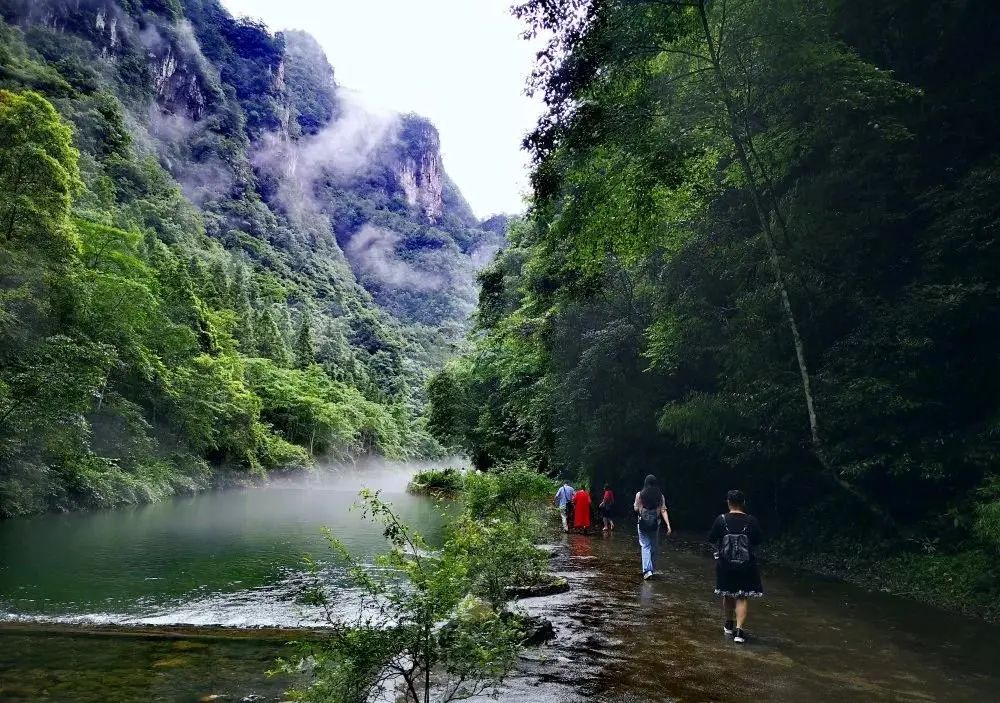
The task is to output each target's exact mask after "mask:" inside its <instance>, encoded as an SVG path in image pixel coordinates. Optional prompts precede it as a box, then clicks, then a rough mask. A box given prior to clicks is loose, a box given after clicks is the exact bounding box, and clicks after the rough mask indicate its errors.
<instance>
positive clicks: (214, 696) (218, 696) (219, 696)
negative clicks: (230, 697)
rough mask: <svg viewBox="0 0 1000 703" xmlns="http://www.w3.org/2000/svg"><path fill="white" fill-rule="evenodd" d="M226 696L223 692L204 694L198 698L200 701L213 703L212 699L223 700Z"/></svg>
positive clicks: (199, 702)
mask: <svg viewBox="0 0 1000 703" xmlns="http://www.w3.org/2000/svg"><path fill="white" fill-rule="evenodd" d="M223 698H225V696H224V695H222V694H221V693H209V694H208V695H206V696H202V697H201V698H199V699H198V703H212V701H221V700H222V699H223Z"/></svg>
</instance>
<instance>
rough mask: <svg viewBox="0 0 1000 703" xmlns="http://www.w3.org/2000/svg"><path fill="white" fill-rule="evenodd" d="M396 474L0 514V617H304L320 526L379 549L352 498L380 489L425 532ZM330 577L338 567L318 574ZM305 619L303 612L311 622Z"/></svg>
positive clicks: (224, 620)
mask: <svg viewBox="0 0 1000 703" xmlns="http://www.w3.org/2000/svg"><path fill="white" fill-rule="evenodd" d="M409 475H410V474H409V473H408V472H405V471H400V470H397V471H380V472H372V473H370V474H362V475H358V474H343V475H340V476H337V477H326V478H324V479H321V480H317V481H315V482H313V483H309V484H303V483H296V484H287V485H280V484H279V485H274V486H271V487H268V488H253V489H246V490H231V491H225V492H216V493H207V494H203V495H199V496H194V497H189V498H180V499H177V500H173V501H167V502H163V503H155V504H152V505H146V506H142V507H137V508H133V509H125V510H115V511H107V512H99V513H78V514H69V515H45V516H39V517H34V518H29V519H18V520H9V521H6V522H2V523H0V555H2V565H0V621H4V620H6V621H12V620H15V621H24V620H42V621H60V622H73V623H85V624H95V623H98V624H100V623H117V624H143V625H148V624H187V625H227V626H239V627H259V626H273V627H294V626H300V625H308V624H311V623H312V622H315V621H314V617H315V616H314V615H313V614H311V613H305V612H302V610H301V609H300V608H298V607H297V606H296V605H295V603H294V599H295V595H296V593H297V592H298V589H299V587H300V586H301V576H302V573H303V569H302V557H303V555H304V554H306V553H309V554H312V555H314V556H316V557H318V558H320V559H322V558H325V557H327V556H328V554H329V550H328V546H327V544H326V541H325V538H324V537H323V535H322V534H321V528H322V527H323V526H326V527H328V528H330V530H331V531H332V532H333V533H334V534H335V535H336V536H337V537H338V538H339V539H341V540H342V541H343V542H344V543H345V544H346V545H347V546H348V547H349V548H350V550H351V551H352V552H353V553H354V554H355V555H358V556H362V557H366V556H370V555H372V554H375V553H376V552H378V551H381V550H384V548H385V541H384V540H383V538H382V534H381V531H380V530H379V529H378V528H377V527H376V526H374V525H372V524H370V523H366V522H365V521H363V520H362V518H361V516H360V514H359V513H358V512H357V511H352V510H351V509H350V508H351V505H352V504H353V503H354V502H355V501H356V498H357V493H358V490H359V488H360V487H361V485H362V484H365V485H368V486H370V487H372V488H375V489H381V490H382V491H383V492H384V497H385V498H387V499H388V500H390V501H392V503H393V504H394V506H396V508H397V510H398V511H399V513H400V515H401V516H402V518H403V519H404V520H406V521H407V522H409V523H410V524H412V525H414V526H416V527H417V528H418V529H419V530H420V531H421V532H422V533H423V534H424V535H425V536H426V537H428V539H431V540H433V539H434V538H435V537H436V536H437V534H438V532H439V529H440V526H441V522H442V521H441V516H440V514H439V512H438V507H437V506H436V504H435V503H434V502H433V501H431V500H428V499H426V498H420V497H414V496H410V495H408V494H407V493H406V492H405V485H406V482H407V480H408V477H409ZM328 576H329V578H330V579H331V582H332V583H333V584H336V583H337V580H338V573H337V571H336V570H335V569H334V570H332V571H331V572H330V573H329V575H328ZM311 619H312V620H311Z"/></svg>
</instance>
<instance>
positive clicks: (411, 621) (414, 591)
mask: <svg viewBox="0 0 1000 703" xmlns="http://www.w3.org/2000/svg"><path fill="white" fill-rule="evenodd" d="M361 505H362V507H363V512H364V515H365V517H366V518H367V519H370V520H372V521H373V522H375V523H376V524H378V525H380V526H381V527H382V528H383V530H384V534H385V537H386V539H387V540H388V542H389V547H390V551H389V552H387V553H385V554H382V555H379V556H378V557H376V559H375V567H376V568H375V569H372V568H371V566H370V565H368V564H363V563H360V562H359V561H357V560H356V559H354V558H353V557H351V555H350V553H349V552H348V550H347V548H346V547H345V546H344V545H343V544H342V543H341V542H339V541H338V540H337V539H336V538H335V537H333V536H332V535H328V539H329V541H330V544H331V546H332V548H333V549H334V550H335V552H336V553H337V554H338V556H339V559H340V561H341V562H342V563H343V564H344V565H345V566H346V568H347V573H348V576H349V578H350V580H351V582H352V585H353V586H354V587H355V588H357V589H358V590H359V591H360V592H361V595H362V598H361V603H360V604H359V606H358V608H357V615H356V617H354V618H351V619H349V620H347V621H343V620H339V619H336V618H334V617H333V616H332V614H331V613H330V610H329V604H330V603H331V602H332V599H334V598H336V594H335V593H330V592H328V591H327V590H326V589H325V588H324V586H323V584H322V581H321V580H320V579H319V578H318V576H317V577H316V582H315V584H314V585H313V587H312V589H311V590H310V591H309V593H308V594H307V597H306V600H307V601H308V602H309V603H311V604H313V605H317V606H320V607H325V608H327V613H328V619H329V620H330V625H331V629H330V634H329V635H328V636H327V637H326V638H325V639H324V640H323V641H322V642H320V643H316V642H307V643H300V644H299V649H300V655H301V657H302V658H306V659H308V661H309V663H310V671H311V677H310V681H309V685H308V686H307V687H306V688H304V689H302V690H299V691H297V692H295V694H294V695H295V697H296V699H297V700H303V701H342V702H344V703H361V702H362V701H366V700H369V699H370V698H371V696H372V694H373V693H374V692H376V691H380V690H381V689H382V687H383V686H387V685H389V686H399V689H398V690H397V691H396V693H397V694H398V696H399V697H400V699H401V700H404V701H407V702H409V703H423V702H425V701H428V700H430V701H437V702H439V703H445V702H447V701H452V700H460V699H463V698H468V697H470V696H473V695H480V694H483V693H486V692H487V691H489V690H490V689H492V688H493V687H495V686H496V685H498V684H499V683H500V682H502V681H503V679H504V678H505V677H506V675H507V674H508V673H509V672H510V671H511V669H512V668H513V666H514V664H515V663H516V661H517V655H518V652H519V651H520V647H521V640H522V638H523V634H522V633H521V631H520V630H519V629H518V627H517V626H516V624H515V623H514V622H512V621H510V620H509V619H505V618H502V617H501V616H500V613H499V612H498V611H497V610H495V609H493V608H490V607H489V606H484V605H481V604H479V603H477V602H476V600H474V599H473V598H471V597H470V594H471V593H472V592H473V591H475V590H478V589H480V588H483V589H484V590H486V591H489V587H488V586H487V584H486V583H485V582H484V581H482V580H481V579H480V578H479V574H477V573H476V571H475V570H476V568H478V567H479V566H481V565H483V564H484V563H486V562H487V561H490V558H489V554H490V550H491V548H492V544H491V543H490V542H489V541H488V540H485V539H480V538H481V537H484V536H485V534H484V533H480V532H477V533H475V534H474V535H473V536H468V535H466V534H465V532H464V530H463V529H462V526H461V525H458V526H456V527H455V531H454V534H453V536H452V538H451V539H450V540H449V541H448V543H447V544H446V545H445V547H444V549H443V550H441V551H440V552H437V553H435V552H432V551H431V550H430V548H429V545H427V544H426V543H425V542H424V540H423V539H422V538H421V537H420V535H419V534H417V533H415V532H414V531H413V530H412V529H411V528H409V527H408V526H407V525H405V524H403V523H401V522H400V521H399V518H398V516H397V515H396V514H395V513H394V512H393V510H392V506H391V505H389V504H387V503H385V502H384V501H383V500H381V498H379V496H378V494H377V493H371V492H367V491H366V492H364V493H362V503H361ZM529 546H530V545H529ZM492 561H493V562H495V563H494V568H499V569H502V568H503V565H502V563H499V562H497V560H495V559H493V560H492ZM497 578H498V579H500V582H502V581H504V577H502V576H500V575H497ZM502 602H503V601H501V603H502ZM442 623H443V624H442ZM300 661H301V660H294V661H285V662H283V663H282V667H283V669H284V670H286V671H298V670H299V664H300Z"/></svg>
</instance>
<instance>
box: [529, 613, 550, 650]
mask: <svg viewBox="0 0 1000 703" xmlns="http://www.w3.org/2000/svg"><path fill="white" fill-rule="evenodd" d="M521 626H522V627H523V628H524V640H523V643H524V644H525V645H527V646H529V647H537V646H538V645H540V644H544V643H545V642H548V641H549V640H550V639H552V638H553V637H555V636H556V629H555V627H553V625H552V621H550V620H546V619H545V618H539V617H526V618H524V619H523V620H522V621H521Z"/></svg>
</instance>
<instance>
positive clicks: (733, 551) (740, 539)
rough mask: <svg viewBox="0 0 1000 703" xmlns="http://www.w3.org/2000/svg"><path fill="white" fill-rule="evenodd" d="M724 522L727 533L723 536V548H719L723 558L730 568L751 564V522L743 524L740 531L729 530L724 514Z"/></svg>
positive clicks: (720, 556)
mask: <svg viewBox="0 0 1000 703" xmlns="http://www.w3.org/2000/svg"><path fill="white" fill-rule="evenodd" d="M722 524H723V525H725V526H726V534H724V535H723V536H722V548H721V549H719V559H721V560H722V561H723V562H724V563H725V564H726V566H728V567H729V568H730V569H745V568H746V567H748V566H749V565H750V558H751V557H750V536H749V535H748V534H747V527H749V524H750V523H749V522H748V523H745V524H744V525H743V529H742V530H740V531H739V532H730V531H729V522H728V521H727V520H726V516H725V515H723V516H722Z"/></svg>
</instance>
